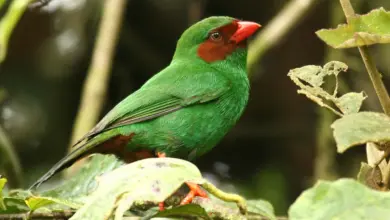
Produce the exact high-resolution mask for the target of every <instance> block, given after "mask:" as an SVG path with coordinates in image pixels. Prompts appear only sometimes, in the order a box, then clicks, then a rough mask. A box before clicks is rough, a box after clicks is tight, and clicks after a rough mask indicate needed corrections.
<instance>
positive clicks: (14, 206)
mask: <svg viewBox="0 0 390 220" xmlns="http://www.w3.org/2000/svg"><path fill="white" fill-rule="evenodd" d="M3 201H4V205H5V207H6V208H5V210H1V209H0V214H17V213H24V212H28V211H30V209H29V208H28V206H27V205H26V202H25V201H24V200H23V199H20V198H12V197H4V200H3Z"/></svg>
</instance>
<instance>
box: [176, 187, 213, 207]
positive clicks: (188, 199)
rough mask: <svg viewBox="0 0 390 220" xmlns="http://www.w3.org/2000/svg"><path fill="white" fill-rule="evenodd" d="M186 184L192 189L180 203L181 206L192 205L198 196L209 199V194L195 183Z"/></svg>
mask: <svg viewBox="0 0 390 220" xmlns="http://www.w3.org/2000/svg"><path fill="white" fill-rule="evenodd" d="M186 184H187V186H188V187H189V188H190V192H189V193H188V194H187V195H186V197H184V199H183V200H182V201H181V202H180V205H186V204H190V203H191V202H192V200H193V199H194V198H195V197H196V196H200V197H203V198H208V196H207V194H206V193H205V192H204V191H203V190H202V189H201V188H200V187H199V185H197V184H195V183H186Z"/></svg>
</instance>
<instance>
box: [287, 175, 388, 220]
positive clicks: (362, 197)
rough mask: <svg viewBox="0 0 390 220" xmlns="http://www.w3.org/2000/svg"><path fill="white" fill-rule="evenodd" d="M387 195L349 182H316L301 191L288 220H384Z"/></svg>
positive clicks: (340, 180)
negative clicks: (311, 186) (309, 187)
mask: <svg viewBox="0 0 390 220" xmlns="http://www.w3.org/2000/svg"><path fill="white" fill-rule="evenodd" d="M389 207H390V192H379V191H375V190H373V189H370V188H368V187H366V186H364V185H363V184H361V183H359V182H357V181H355V180H352V179H339V180H337V181H335V182H329V181H319V182H318V183H317V184H316V185H315V186H314V187H313V188H311V189H308V190H306V191H304V192H303V193H302V194H301V195H300V196H299V197H298V199H297V200H296V201H295V202H294V204H293V205H292V206H291V207H290V209H289V211H288V215H289V219H291V220H295V219H296V220H312V219H316V220H328V219H342V220H355V219H360V220H364V219H367V220H371V219H375V220H387V219H389V216H390V209H389Z"/></svg>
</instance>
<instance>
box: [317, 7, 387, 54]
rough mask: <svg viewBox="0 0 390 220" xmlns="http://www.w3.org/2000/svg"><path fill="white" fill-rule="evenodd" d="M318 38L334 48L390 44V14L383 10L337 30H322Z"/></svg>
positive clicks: (364, 16)
mask: <svg viewBox="0 0 390 220" xmlns="http://www.w3.org/2000/svg"><path fill="white" fill-rule="evenodd" d="M316 34H317V36H318V37H319V38H320V39H321V40H323V41H324V42H325V43H327V44H328V45H330V46H332V47H334V48H349V47H358V46H364V45H372V44H380V43H382V44H383V43H390V12H387V11H385V10H384V9H383V8H380V9H375V10H373V11H371V12H370V13H368V14H365V15H358V16H356V17H353V18H351V19H350V22H349V23H348V24H346V25H339V26H338V27H337V28H336V29H330V30H327V29H322V30H319V31H317V32H316Z"/></svg>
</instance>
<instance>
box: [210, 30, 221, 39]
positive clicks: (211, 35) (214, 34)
mask: <svg viewBox="0 0 390 220" xmlns="http://www.w3.org/2000/svg"><path fill="white" fill-rule="evenodd" d="M210 39H211V40H212V41H221V40H222V34H221V33H219V32H213V33H211V34H210Z"/></svg>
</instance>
